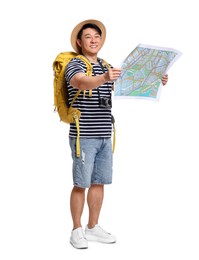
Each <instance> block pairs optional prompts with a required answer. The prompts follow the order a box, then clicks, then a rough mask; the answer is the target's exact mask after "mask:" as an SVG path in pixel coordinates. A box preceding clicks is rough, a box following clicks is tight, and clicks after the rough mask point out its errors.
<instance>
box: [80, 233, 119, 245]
mask: <svg viewBox="0 0 199 260" xmlns="http://www.w3.org/2000/svg"><path fill="white" fill-rule="evenodd" d="M85 237H86V239H87V240H88V241H94V242H100V243H105V244H114V243H116V240H110V241H107V240H105V239H102V238H96V237H93V236H89V235H86V236H85Z"/></svg>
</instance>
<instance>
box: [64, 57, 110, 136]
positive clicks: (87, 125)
mask: <svg viewBox="0 0 199 260" xmlns="http://www.w3.org/2000/svg"><path fill="white" fill-rule="evenodd" d="M92 66H93V71H92V76H95V75H100V74H103V73H104V72H103V70H102V68H101V66H100V64H95V63H92ZM103 68H104V71H105V72H106V71H107V70H108V69H107V68H106V66H103ZM79 72H83V73H86V65H85V63H84V62H83V61H82V60H80V59H78V58H74V59H72V60H71V61H70V62H69V64H68V65H67V67H66V72H65V78H66V83H67V87H68V94H69V104H70V103H71V101H72V99H73V97H74V96H75V94H76V93H77V91H78V89H77V88H74V87H72V86H71V85H70V84H69V81H70V80H71V78H72V77H73V76H74V75H75V74H76V73H79ZM112 86H113V82H107V83H105V84H103V85H101V86H100V87H99V88H98V89H99V93H100V97H107V98H111V91H112ZM73 107H74V108H78V109H79V110H80V111H81V118H80V120H79V123H80V137H84V138H99V137H103V138H106V137H111V133H112V122H111V108H101V107H99V94H98V91H97V89H93V90H92V97H89V91H88V90H87V91H86V94H85V95H84V91H82V92H81V93H80V94H79V96H78V97H77V99H76V100H75V102H74V104H73ZM69 136H70V137H76V136H77V130H76V126H75V124H74V123H72V124H70V131H69Z"/></svg>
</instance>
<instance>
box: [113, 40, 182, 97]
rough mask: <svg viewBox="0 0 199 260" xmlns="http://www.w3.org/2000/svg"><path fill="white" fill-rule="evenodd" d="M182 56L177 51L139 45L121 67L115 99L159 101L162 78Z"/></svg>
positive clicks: (116, 82)
mask: <svg viewBox="0 0 199 260" xmlns="http://www.w3.org/2000/svg"><path fill="white" fill-rule="evenodd" d="M181 55H182V53H181V52H180V51H178V50H175V49H171V48H165V47H156V46H150V45H145V44H139V45H138V46H137V47H136V48H135V49H134V50H133V51H132V52H131V53H130V54H129V55H128V56H127V58H126V59H125V60H124V61H123V63H122V65H121V69H122V73H121V76H120V77H119V78H118V79H117V80H116V81H115V91H114V95H115V97H123V98H145V99H152V100H158V99H159V96H160V95H159V93H160V89H161V86H162V82H161V79H162V76H163V75H165V74H166V73H167V71H168V70H169V68H170V67H171V66H172V65H173V64H174V62H175V61H176V60H177V59H178V58H179V57H180V56H181Z"/></svg>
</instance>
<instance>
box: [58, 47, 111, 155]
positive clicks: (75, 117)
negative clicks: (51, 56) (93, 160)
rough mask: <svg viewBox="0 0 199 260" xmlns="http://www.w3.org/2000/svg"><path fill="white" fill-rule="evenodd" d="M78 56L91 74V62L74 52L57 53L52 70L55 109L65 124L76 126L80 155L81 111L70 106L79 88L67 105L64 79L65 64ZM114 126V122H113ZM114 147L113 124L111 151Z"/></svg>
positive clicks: (88, 74) (77, 152) (90, 94)
mask: <svg viewBox="0 0 199 260" xmlns="http://www.w3.org/2000/svg"><path fill="white" fill-rule="evenodd" d="M75 57H76V58H79V59H81V60H82V61H84V63H85V64H86V67H87V72H86V75H87V76H92V65H91V63H90V62H89V61H88V60H87V59H86V58H85V57H84V56H83V55H80V54H77V53H75V52H61V53H59V54H58V55H57V57H56V59H55V61H54V62H53V71H54V106H55V111H57V112H58V114H59V117H60V121H63V122H65V123H67V124H70V123H75V124H76V128H77V139H76V156H77V157H80V128H79V118H80V116H81V112H80V111H79V110H78V109H76V108H74V107H72V105H73V103H74V101H75V100H76V98H77V97H78V95H79V94H80V92H81V90H78V91H77V93H76V95H75V96H74V98H73V100H72V102H71V105H70V106H69V107H68V106H67V104H68V91H67V87H66V80H65V68H66V65H67V64H68V63H69V62H70V60H71V59H72V58H75ZM103 63H104V64H105V65H106V66H107V67H109V65H108V63H107V62H105V61H103ZM89 96H92V90H89ZM113 126H114V122H113ZM114 149H115V126H114V143H113V151H114Z"/></svg>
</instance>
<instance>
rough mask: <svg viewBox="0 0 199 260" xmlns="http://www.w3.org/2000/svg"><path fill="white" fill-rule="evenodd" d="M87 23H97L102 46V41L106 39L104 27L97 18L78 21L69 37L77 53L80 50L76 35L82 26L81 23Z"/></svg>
mask: <svg viewBox="0 0 199 260" xmlns="http://www.w3.org/2000/svg"><path fill="white" fill-rule="evenodd" d="M87 23H93V24H95V25H97V26H98V27H99V28H100V30H101V31H102V41H101V46H103V44H104V41H105V39H106V28H105V26H104V24H103V23H102V22H100V21H98V20H93V19H90V20H85V21H83V22H81V23H79V24H78V25H76V26H75V28H74V29H73V31H72V33H71V39H70V40H71V45H72V47H73V49H74V50H75V52H77V53H79V52H80V49H79V47H78V45H77V35H78V33H79V31H80V30H81V28H82V27H83V25H84V24H87Z"/></svg>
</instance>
